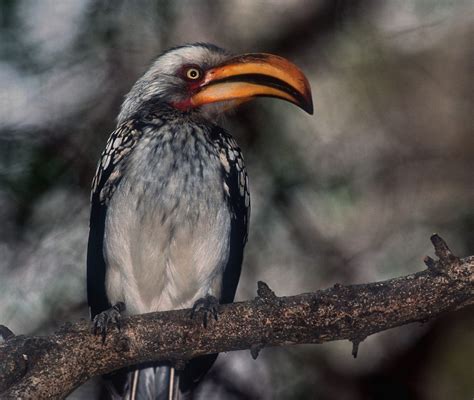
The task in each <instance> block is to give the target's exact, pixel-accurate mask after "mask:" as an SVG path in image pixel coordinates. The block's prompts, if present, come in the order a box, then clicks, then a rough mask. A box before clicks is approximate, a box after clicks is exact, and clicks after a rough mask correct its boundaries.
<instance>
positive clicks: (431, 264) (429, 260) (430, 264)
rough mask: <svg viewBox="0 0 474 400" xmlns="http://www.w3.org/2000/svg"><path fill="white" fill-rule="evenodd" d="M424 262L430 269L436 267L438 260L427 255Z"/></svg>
mask: <svg viewBox="0 0 474 400" xmlns="http://www.w3.org/2000/svg"><path fill="white" fill-rule="evenodd" d="M423 262H424V263H425V265H426V266H427V267H428V269H431V270H434V269H436V261H435V260H433V259H432V258H431V257H430V256H425V258H423Z"/></svg>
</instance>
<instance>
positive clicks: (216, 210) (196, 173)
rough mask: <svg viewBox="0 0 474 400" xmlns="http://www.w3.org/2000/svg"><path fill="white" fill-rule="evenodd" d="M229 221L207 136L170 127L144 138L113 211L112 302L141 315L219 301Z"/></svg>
mask: <svg viewBox="0 0 474 400" xmlns="http://www.w3.org/2000/svg"><path fill="white" fill-rule="evenodd" d="M150 132H151V131H150ZM176 132H179V134H177V133H176ZM230 218H231V217H230V212H229V209H228V207H227V203H226V201H225V199H224V191H223V179H222V172H221V163H220V160H219V155H218V153H217V152H216V150H215V149H214V148H213V146H212V143H210V142H209V141H208V140H206V136H205V133H204V132H202V131H200V130H199V129H197V130H196V129H195V128H192V127H191V126H186V127H180V126H169V125H165V126H164V127H163V128H161V130H160V134H159V135H156V133H154V134H147V135H144V137H143V138H142V139H141V140H140V143H138V144H137V147H136V148H135V149H134V151H133V153H132V154H131V156H130V158H129V159H128V160H127V166H126V168H125V173H124V176H123V178H122V180H121V182H120V184H119V186H118V187H117V189H116V191H115V193H114V195H113V197H112V199H111V200H110V202H109V207H108V210H107V218H106V228H105V246H104V250H105V256H106V263H107V276H106V287H107V295H108V297H109V300H110V302H111V303H115V302H117V301H124V302H125V304H126V306H127V310H128V312H129V313H132V314H135V313H144V312H150V311H159V310H168V309H174V308H185V307H190V306H192V305H193V304H194V302H195V301H196V300H197V299H198V298H200V297H203V296H205V295H206V294H212V295H214V296H216V297H219V295H220V291H221V284H222V273H223V270H224V267H225V265H226V262H227V259H228V256H229V236H230Z"/></svg>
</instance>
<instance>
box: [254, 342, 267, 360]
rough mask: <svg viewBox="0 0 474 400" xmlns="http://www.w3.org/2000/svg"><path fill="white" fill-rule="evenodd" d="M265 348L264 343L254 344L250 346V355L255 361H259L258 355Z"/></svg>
mask: <svg viewBox="0 0 474 400" xmlns="http://www.w3.org/2000/svg"><path fill="white" fill-rule="evenodd" d="M264 347H265V345H264V344H263V343H258V344H253V345H252V346H250V355H251V356H252V358H253V359H254V360H256V359H257V357H258V355H259V354H260V350H262V349H263V348H264Z"/></svg>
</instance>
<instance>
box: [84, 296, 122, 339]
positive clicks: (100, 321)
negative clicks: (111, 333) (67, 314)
mask: <svg viewBox="0 0 474 400" xmlns="http://www.w3.org/2000/svg"><path fill="white" fill-rule="evenodd" d="M124 311H125V303H123V302H118V303H117V304H115V305H114V306H113V307H111V308H109V309H108V310H105V311H102V312H101V313H100V314H97V315H96V316H95V317H94V319H93V320H92V332H93V333H94V335H101V336H102V343H105V337H106V336H107V331H108V325H109V322H111V323H113V324H115V325H116V326H117V329H118V330H119V331H120V329H121V327H122V326H121V321H120V318H121V313H122V312H124Z"/></svg>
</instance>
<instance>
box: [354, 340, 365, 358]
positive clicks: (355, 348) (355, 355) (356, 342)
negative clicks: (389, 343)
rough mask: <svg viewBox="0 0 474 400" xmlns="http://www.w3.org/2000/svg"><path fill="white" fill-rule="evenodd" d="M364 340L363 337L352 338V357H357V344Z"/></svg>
mask: <svg viewBox="0 0 474 400" xmlns="http://www.w3.org/2000/svg"><path fill="white" fill-rule="evenodd" d="M364 340H365V337H363V338H355V339H352V340H351V342H352V357H354V358H357V354H358V353H359V345H360V344H361V343H362V342H363V341H364Z"/></svg>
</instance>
